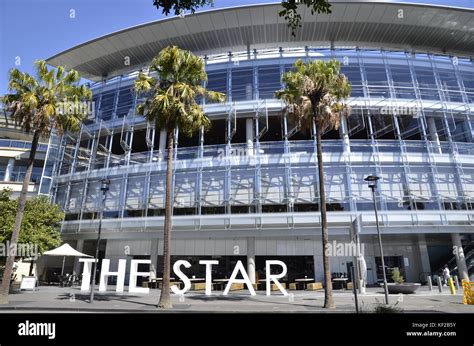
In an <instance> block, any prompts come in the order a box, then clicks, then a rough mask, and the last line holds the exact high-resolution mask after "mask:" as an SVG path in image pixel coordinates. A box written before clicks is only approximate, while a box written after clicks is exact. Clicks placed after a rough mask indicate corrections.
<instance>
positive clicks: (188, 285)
mask: <svg viewBox="0 0 474 346" xmlns="http://www.w3.org/2000/svg"><path fill="white" fill-rule="evenodd" d="M181 266H184V267H185V268H190V267H191V263H189V262H188V261H185V260H179V261H176V262H174V264H173V271H174V273H175V274H176V276H177V277H179V278H180V279H181V281H183V283H184V288H183V289H182V290H180V289H179V288H178V287H176V285H173V286H171V291H173V293H174V294H185V293H186V292H187V291H189V289H190V288H191V281H189V278H188V277H187V276H186V274H184V273H183V272H182V271H181V268H179V267H181Z"/></svg>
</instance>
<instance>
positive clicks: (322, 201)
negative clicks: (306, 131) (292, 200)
mask: <svg viewBox="0 0 474 346" xmlns="http://www.w3.org/2000/svg"><path fill="white" fill-rule="evenodd" d="M316 151H317V155H318V173H319V207H320V210H321V231H322V240H323V267H324V282H325V285H324V307H325V308H335V305H334V300H333V298H332V281H331V268H330V263H329V257H328V256H327V255H326V247H327V245H328V244H329V236H328V220H327V212H326V192H325V189H324V165H323V151H322V148H321V131H320V128H319V126H316Z"/></svg>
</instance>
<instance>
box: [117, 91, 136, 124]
mask: <svg viewBox="0 0 474 346" xmlns="http://www.w3.org/2000/svg"><path fill="white" fill-rule="evenodd" d="M132 107H133V93H132V87H131V86H127V87H124V88H121V89H120V91H119V97H118V102H117V117H119V118H121V117H124V116H126V115H127V113H128V111H129V110H130V109H132Z"/></svg>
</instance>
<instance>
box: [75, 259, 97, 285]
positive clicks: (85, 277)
mask: <svg viewBox="0 0 474 346" xmlns="http://www.w3.org/2000/svg"><path fill="white" fill-rule="evenodd" d="M94 261H95V259H94V258H79V262H83V263H84V268H82V285H81V291H89V289H90V284H91V271H92V263H94Z"/></svg>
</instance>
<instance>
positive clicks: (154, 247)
mask: <svg viewBox="0 0 474 346" xmlns="http://www.w3.org/2000/svg"><path fill="white" fill-rule="evenodd" d="M158 242H159V240H158V239H152V240H151V246H150V260H151V264H150V279H155V278H156V268H157V265H158V263H157V262H158Z"/></svg>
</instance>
